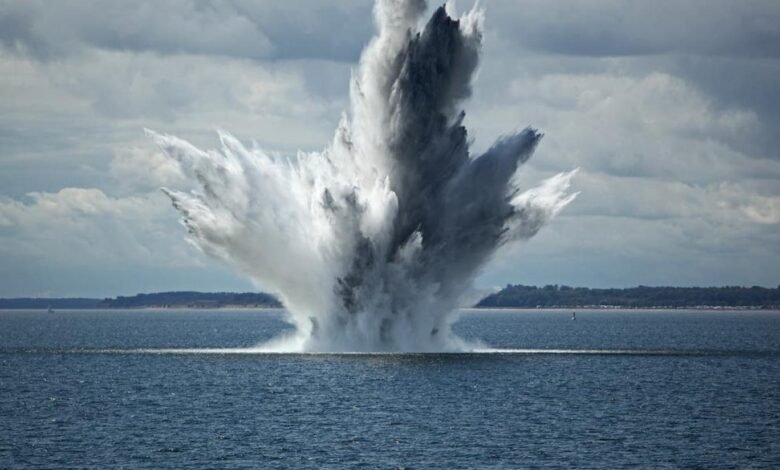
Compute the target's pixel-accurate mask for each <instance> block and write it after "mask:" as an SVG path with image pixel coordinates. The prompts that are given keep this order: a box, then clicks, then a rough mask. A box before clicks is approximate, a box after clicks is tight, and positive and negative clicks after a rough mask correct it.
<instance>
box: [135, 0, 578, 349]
mask: <svg viewBox="0 0 780 470" xmlns="http://www.w3.org/2000/svg"><path fill="white" fill-rule="evenodd" d="M425 8H426V6H425V2H424V1H423V0H379V1H378V2H377V4H376V6H375V16H376V22H377V25H378V34H377V36H376V37H375V38H374V39H373V40H372V41H371V43H370V44H369V45H368V46H367V47H366V49H365V50H364V52H363V54H362V57H361V60H360V67H359V69H358V70H357V72H356V73H355V76H354V77H353V80H352V84H351V85H352V86H351V89H350V91H351V93H350V96H351V102H352V108H351V113H350V114H349V116H345V117H344V118H343V119H342V122H341V123H340V125H339V127H338V129H337V131H336V135H335V137H334V139H333V142H331V144H330V145H329V146H328V147H327V148H326V149H325V150H324V151H322V152H321V153H307V154H303V153H301V154H299V155H298V156H297V158H294V159H288V158H284V157H280V156H277V155H272V154H269V153H266V152H263V151H262V150H261V149H258V148H252V149H247V148H246V147H244V146H243V145H242V144H241V143H240V142H239V141H238V140H236V139H235V138H233V137H232V136H230V135H228V134H226V133H220V134H219V137H220V140H221V143H222V148H221V150H220V151H202V150H200V149H198V148H196V147H194V146H192V145H191V144H189V143H188V142H185V141H183V140H181V139H178V138H176V137H173V136H169V135H160V134H156V133H153V132H150V134H151V135H152V137H153V138H154V140H155V141H156V142H157V144H158V145H159V146H160V147H161V148H162V149H163V150H164V151H165V153H166V154H167V155H169V156H170V157H172V158H175V159H176V160H178V161H179V162H180V164H181V165H182V167H183V168H184V169H185V171H186V172H187V173H188V174H189V175H191V176H192V177H193V178H194V179H195V180H196V181H197V183H198V185H199V187H200V189H199V190H197V191H192V192H190V193H185V192H180V191H173V190H169V189H163V190H164V191H165V193H166V194H167V195H168V196H170V198H171V200H172V201H173V205H174V207H176V209H178V210H179V211H180V212H181V214H182V216H183V223H184V225H185V226H186V227H187V230H188V232H189V240H190V241H191V242H192V243H194V244H195V245H196V246H197V247H198V248H200V249H202V250H203V251H204V252H206V253H207V254H209V255H211V256H213V257H215V258H218V259H220V260H222V261H224V262H226V263H228V264H229V265H231V266H233V267H235V268H237V269H239V270H240V271H242V272H243V273H245V274H246V275H248V276H250V277H251V279H252V280H253V281H254V282H255V283H257V284H258V286H261V287H262V288H264V289H270V290H272V291H273V292H274V293H275V294H276V295H278V296H279V298H280V299H281V300H282V302H283V303H284V305H285V307H286V308H287V311H288V312H289V315H290V319H291V321H292V322H293V323H294V325H295V327H296V334H295V336H294V337H290V338H280V339H279V340H277V341H276V342H274V343H273V344H271V345H267V347H268V348H270V349H277V350H287V351H457V350H462V349H464V348H466V345H465V344H464V343H463V341H461V340H460V339H459V338H457V337H456V336H455V335H454V334H452V333H451V331H450V325H451V323H452V322H453V321H454V312H455V311H456V307H457V306H458V305H459V301H460V298H461V296H462V295H463V294H464V293H466V292H468V291H469V289H470V288H471V285H472V282H473V280H474V277H475V276H476V275H477V273H478V271H479V269H480V267H482V266H483V265H484V264H485V263H486V262H487V261H488V260H489V258H490V257H491V255H492V254H493V253H494V252H495V251H496V249H497V248H499V247H500V246H501V245H503V244H505V243H507V242H510V241H514V240H522V239H528V238H530V237H532V236H533V235H535V234H536V232H537V231H538V230H539V229H540V228H541V227H542V225H544V224H545V223H546V222H547V221H548V220H550V219H551V218H552V217H553V216H554V215H555V214H557V213H558V212H559V211H560V210H561V209H562V208H563V207H564V206H565V205H566V204H568V203H569V202H571V201H572V200H573V199H574V197H575V196H576V194H567V190H568V187H569V181H570V179H571V177H572V176H573V174H574V172H570V173H564V174H559V175H557V176H555V177H553V178H551V179H549V180H547V181H544V182H543V183H542V184H541V185H540V186H538V187H536V188H533V189H530V190H527V191H525V192H523V191H521V190H520V188H518V187H516V184H515V182H514V179H513V175H514V174H515V172H516V170H517V168H518V167H519V166H520V165H521V164H522V163H524V162H525V161H526V160H528V158H529V157H530V156H531V154H532V152H533V150H534V148H535V147H536V145H537V143H538V142H539V139H540V138H541V135H540V134H539V133H537V132H536V131H535V130H533V129H525V130H523V131H522V132H519V133H516V134H512V135H508V136H505V137H502V138H500V139H499V140H498V141H497V142H496V143H495V144H494V145H493V146H492V147H491V148H490V149H489V150H488V151H487V152H485V153H484V154H482V155H479V156H476V157H472V156H470V155H469V143H468V141H467V138H466V129H465V127H464V126H463V125H462V122H463V117H464V114H463V112H462V111H461V110H460V109H459V105H460V103H461V101H462V100H463V99H465V98H467V97H468V96H469V95H470V92H471V80H472V75H473V73H474V71H475V69H476V67H477V62H478V53H479V49H480V44H481V39H482V23H483V13H482V11H481V10H478V9H476V8H475V9H472V10H471V11H470V12H468V13H466V14H465V15H463V16H460V17H459V18H457V19H455V18H452V17H451V16H450V14H449V13H448V10H449V8H445V7H441V8H439V9H437V10H436V11H435V12H434V14H433V16H432V17H431V18H430V20H429V21H428V23H427V24H426V25H425V26H424V27H422V28H418V24H419V20H420V16H421V15H422V14H423V13H424V11H425Z"/></svg>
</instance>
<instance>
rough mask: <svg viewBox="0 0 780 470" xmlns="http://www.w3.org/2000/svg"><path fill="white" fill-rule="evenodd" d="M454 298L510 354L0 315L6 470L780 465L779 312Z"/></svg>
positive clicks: (236, 321)
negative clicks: (320, 346)
mask: <svg viewBox="0 0 780 470" xmlns="http://www.w3.org/2000/svg"><path fill="white" fill-rule="evenodd" d="M570 316H571V312H570V311H522V310H517V311H515V310H501V311H486V310H480V311H464V312H463V314H462V317H461V319H460V321H459V322H458V323H457V324H456V325H455V330H456V331H457V332H458V333H459V334H460V335H462V336H464V337H466V338H470V339H479V340H481V341H483V342H484V343H486V344H487V345H489V346H490V347H492V348H496V349H499V350H504V351H501V352H492V353H469V354H382V355H333V354H331V355H304V354H281V355H280V354H240V353H236V352H235V351H233V352H222V353H220V352H219V351H215V349H216V350H218V349H221V348H244V347H251V346H254V345H256V344H258V343H259V342H261V341H263V340H267V339H269V338H271V337H273V336H276V335H278V334H279V333H281V332H283V331H285V330H287V329H289V328H290V327H289V326H288V325H286V324H285V323H284V321H283V316H282V312H281V311H278V310H136V311H57V312H56V313H53V314H49V313H45V312H35V311H0V468H31V469H43V468H53V469H66V468H100V469H109V468H110V469H121V468H128V469H129V468H132V469H136V468H149V469H163V468H175V469H181V468H263V469H264V468H317V469H319V468H339V469H340V468H420V469H434V468H442V469H456V468H606V469H617V468H637V467H644V468H708V469H709V468H778V466H780V312H777V311H578V312H577V320H576V321H571V320H570Z"/></svg>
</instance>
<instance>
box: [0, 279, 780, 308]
mask: <svg viewBox="0 0 780 470" xmlns="http://www.w3.org/2000/svg"><path fill="white" fill-rule="evenodd" d="M281 306H282V305H281V303H280V302H279V301H278V300H277V299H276V298H275V297H274V296H273V295H270V294H266V293H262V292H242V293H235V292H194V291H184V292H157V293H152V294H137V295H133V296H119V297H114V298H104V299H91V298H13V299H0V309H46V308H60V309H93V308H176V307H187V308H221V307H281ZM476 307H481V308H556V307H557V308H573V307H579V308H582V307H621V308H695V307H717V308H738V307H746V308H780V286H778V287H776V288H766V287H759V286H753V287H740V286H726V287H648V286H638V287H630V288H622V289H592V288H588V287H570V286H565V285H561V286H559V285H547V286H543V287H536V286H524V285H507V286H506V287H505V288H503V289H501V290H500V291H498V292H495V293H493V294H491V295H488V296H487V297H485V298H483V299H482V300H480V301H479V302H478V303H477V304H476Z"/></svg>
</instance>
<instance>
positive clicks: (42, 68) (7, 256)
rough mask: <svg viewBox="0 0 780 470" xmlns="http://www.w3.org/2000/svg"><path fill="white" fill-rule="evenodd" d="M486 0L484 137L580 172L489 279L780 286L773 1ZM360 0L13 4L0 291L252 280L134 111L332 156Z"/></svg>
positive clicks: (362, 12)
mask: <svg viewBox="0 0 780 470" xmlns="http://www.w3.org/2000/svg"><path fill="white" fill-rule="evenodd" d="M433 5H434V6H435V5H436V4H433ZM481 5H482V6H483V7H484V8H485V10H486V16H487V19H486V24H485V27H486V34H485V40H484V48H483V54H482V61H481V65H480V70H479V74H478V78H477V80H476V82H475V83H474V91H473V96H472V98H471V100H470V101H469V102H467V103H466V104H465V109H466V113H467V117H466V121H465V125H466V126H467V127H468V129H469V132H470V136H471V138H472V139H473V141H474V143H473V148H474V150H475V153H477V152H478V151H479V150H480V149H481V150H484V149H485V148H486V146H488V145H489V144H490V143H491V142H492V141H493V140H494V139H495V137H497V136H499V135H501V134H502V133H507V132H510V131H513V130H517V129H521V128H523V127H525V126H528V125H530V126H533V127H535V128H538V129H540V130H541V131H542V132H543V133H544V134H545V137H544V139H543V140H542V143H541V145H540V146H539V148H538V149H537V152H536V154H535V155H534V157H533V158H532V159H531V161H530V162H529V163H528V164H527V165H526V166H525V167H524V168H523V170H522V173H521V175H520V180H521V182H524V183H525V184H526V185H528V186H530V185H532V184H534V183H535V182H537V181H538V180H540V179H542V178H545V177H548V176H550V175H552V174H555V173H558V172H561V171H567V170H570V169H573V168H580V172H579V174H578V175H577V177H576V178H575V180H574V182H573V190H575V191H580V195H579V197H578V198H577V200H576V201H574V202H573V203H572V204H571V205H570V206H568V207H567V208H566V209H565V210H564V211H563V213H562V214H560V215H559V216H558V217H557V218H556V219H555V220H554V221H553V222H552V223H551V224H550V225H549V226H547V227H545V228H543V229H542V231H541V232H540V233H539V234H538V235H537V236H536V237H535V238H533V239H532V240H530V241H528V242H525V243H521V244H517V245H513V246H510V247H507V248H504V249H502V250H501V251H499V252H498V253H497V254H496V256H495V258H494V260H493V261H492V262H491V263H490V265H488V266H486V268H485V270H484V272H483V273H482V274H481V275H480V277H479V278H478V280H477V284H478V286H479V287H480V288H484V289H490V288H494V287H501V286H503V285H506V284H520V283H522V284H533V285H544V284H567V285H574V286H587V287H627V286H635V285H655V286H692V285H701V286H720V285H748V286H750V285H763V286H768V287H775V286H778V285H780V151H778V148H780V132H778V129H780V91H778V84H779V83H780V2H777V1H776V0H762V1H760V0H741V1H737V0H688V1H685V2H680V1H677V0H656V1H633V0H628V1H626V0H619V1H618V0H594V1H567V2H561V1H551V0H483V1H482V2H481ZM458 6H459V7H460V8H461V9H464V8H467V7H470V6H471V3H470V2H463V1H460V2H458ZM371 9H372V4H371V2H370V1H369V0H340V1H338V2H334V1H325V0H290V1H285V2H279V1H275V0H224V1H207V0H137V1H125V0H100V1H97V0H78V1H76V0H61V1H57V2H51V1H43V0H15V1H11V0H0V296H3V297H15V296H36V297H46V296H97V297H104V296H115V295H132V294H134V293H137V292H153V291H163V290H205V291H223V290H227V291H247V290H254V289H255V286H252V285H251V284H250V282H249V281H248V280H246V279H245V278H243V277H242V276H240V275H238V274H235V273H233V272H232V271H231V269H230V268H229V267H227V266H223V265H221V264H219V263H218V262H217V261H214V260H212V259H210V258H208V257H206V256H205V255H204V254H202V253H200V252H198V251H197V250H196V249H195V248H194V247H193V246H192V245H190V244H188V243H187V242H186V241H185V237H184V235H185V231H184V229H183V228H182V227H181V226H180V224H179V222H178V215H177V213H176V211H175V210H174V209H173V208H172V207H171V206H170V202H169V201H168V199H167V198H166V197H165V196H164V195H163V194H162V193H161V192H160V190H159V188H160V187H161V186H167V187H172V188H182V189H188V186H187V181H186V179H185V178H184V177H183V176H182V173H181V169H180V168H179V167H178V166H177V164H176V163H174V162H172V161H170V160H168V159H167V158H165V157H164V156H163V155H161V154H160V152H159V150H157V149H156V148H155V147H154V145H153V144H152V142H151V140H150V139H149V138H148V136H146V135H145V134H144V128H150V129H154V130H156V131H158V132H164V133H170V134H174V135H177V136H179V137H183V138H186V139H188V140H190V141H191V142H193V143H194V144H196V145H198V146H201V147H205V148H216V147H217V146H218V143H219V142H218V138H217V135H216V132H215V130H216V129H224V130H226V131H229V132H231V133H232V134H233V135H235V136H236V137H238V138H239V139H241V140H242V141H244V142H252V141H255V142H257V143H258V145H260V146H261V147H263V148H265V149H269V150H272V151H275V152H279V153H283V154H289V155H294V154H295V153H296V152H297V151H298V150H304V151H313V150H321V149H322V148H324V147H325V146H326V145H327V144H328V142H329V141H330V139H331V138H332V135H333V130H334V129H335V127H336V125H337V123H338V121H339V119H340V117H341V115H342V113H343V112H344V111H345V110H346V109H347V108H348V96H347V95H348V81H349V78H350V74H351V72H352V71H353V70H354V69H355V67H356V66H357V61H358V58H359V54H360V51H361V50H362V48H363V46H364V45H365V44H366V42H367V41H368V39H369V38H370V37H371V35H372V32H373V22H372V14H371Z"/></svg>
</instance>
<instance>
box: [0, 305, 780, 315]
mask: <svg viewBox="0 0 780 470" xmlns="http://www.w3.org/2000/svg"><path fill="white" fill-rule="evenodd" d="M46 310H47V308H46V307H26V308H9V307H0V312H1V311H33V312H34V311H46ZM52 310H53V311H54V312H55V313H56V312H58V311H85V310H94V311H139V312H140V311H153V310H188V311H198V310H202V311H206V310H286V309H285V307H279V306H255V305H224V306H218V307H195V306H188V305H181V306H145V307H85V308H80V307H70V308H68V307H63V308H52ZM457 310H462V311H467V310H474V311H501V310H506V311H518V310H522V311H527V312H572V311H603V312H608V311H618V310H621V311H622V310H630V311H637V312H671V311H702V312H712V311H774V310H777V311H780V305H769V306H762V307H755V306H728V307H719V306H711V305H699V306H693V307H665V306H658V307H622V306H608V307H598V306H573V307H566V306H562V307H459V308H458V309H457Z"/></svg>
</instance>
